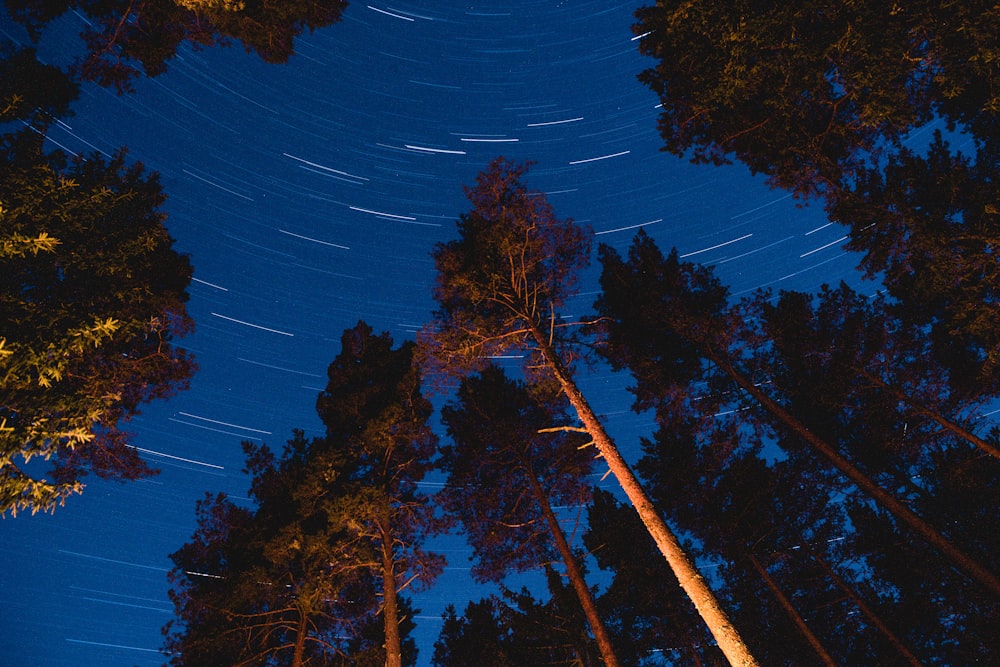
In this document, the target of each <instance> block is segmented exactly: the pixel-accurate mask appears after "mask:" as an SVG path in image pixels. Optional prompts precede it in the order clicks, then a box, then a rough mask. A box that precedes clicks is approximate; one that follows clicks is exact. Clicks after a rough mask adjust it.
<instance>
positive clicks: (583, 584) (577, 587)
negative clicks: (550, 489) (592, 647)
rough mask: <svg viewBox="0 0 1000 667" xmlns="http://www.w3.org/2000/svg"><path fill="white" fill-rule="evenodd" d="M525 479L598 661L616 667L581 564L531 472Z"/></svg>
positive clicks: (611, 647) (616, 663)
mask: <svg viewBox="0 0 1000 667" xmlns="http://www.w3.org/2000/svg"><path fill="white" fill-rule="evenodd" d="M528 478H529V479H530V480H531V490H532V492H533V493H534V496H535V501H536V502H537V503H538V505H539V507H541V509H542V515H543V516H544V517H545V521H546V522H548V524H549V529H550V530H551V532H552V538H553V539H554V540H555V541H556V549H558V550H559V555H560V556H562V559H563V562H564V563H565V564H566V574H567V575H568V576H569V581H570V583H571V584H572V585H573V590H574V591H576V597H577V598H579V600H580V606H581V607H583V614H584V616H586V617H587V623H589V624H590V629H591V630H592V631H593V633H594V640H595V641H596V642H597V648H598V650H599V651H600V652H601V658H603V659H604V664H605V665H607V666H608V667H619V662H618V657H617V656H616V655H615V652H614V648H613V646H612V645H611V636H610V635H608V630H607V628H605V627H604V622H603V621H601V617H600V615H599V614H598V613H597V606H596V605H595V604H594V598H593V596H592V595H591V594H590V589H589V588H588V587H587V581H586V580H585V579H584V578H583V572H582V571H580V565H579V564H578V563H577V562H576V558H574V557H573V550H572V549H570V546H569V542H567V541H566V535H565V534H564V533H563V530H562V527H561V526H560V525H559V519H558V518H556V515H555V512H553V511H552V505H550V504H549V499H548V496H546V495H545V491H544V490H543V489H542V486H541V484H539V483H538V480H537V479H535V477H534V475H532V474H531V473H530V471H529V474H528Z"/></svg>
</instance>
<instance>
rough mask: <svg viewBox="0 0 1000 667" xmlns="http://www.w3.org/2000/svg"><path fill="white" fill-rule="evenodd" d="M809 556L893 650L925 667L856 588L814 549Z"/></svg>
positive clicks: (913, 663)
mask: <svg viewBox="0 0 1000 667" xmlns="http://www.w3.org/2000/svg"><path fill="white" fill-rule="evenodd" d="M809 555H810V556H812V559H813V560H814V561H816V563H817V564H819V566H820V567H821V568H822V569H823V571H824V572H826V574H827V576H829V577H830V579H831V580H833V583H834V584H836V586H837V588H839V589H840V590H841V591H843V593H844V594H845V595H846V596H847V597H849V598H850V599H851V602H853V603H854V604H855V606H857V608H858V609H859V610H861V613H862V614H864V615H865V618H867V619H868V620H869V621H870V622H871V624H872V625H874V626H875V627H876V628H878V630H879V632H881V633H882V634H883V635H884V636H885V638H886V639H887V640H888V641H889V643H890V644H892V646H893V648H895V649H896V650H897V651H899V653H900V655H902V656H903V657H904V658H906V661H907V662H908V663H910V665H912V666H913V667H924V666H923V664H922V663H921V662H920V660H918V659H917V656H915V655H913V652H912V651H910V649H908V648H907V647H906V645H905V644H904V643H903V642H902V640H900V639H899V637H897V636H896V634H895V633H894V632H893V631H892V630H890V629H889V626H887V625H886V624H885V623H884V622H882V619H881V618H879V616H878V614H876V613H875V611H874V610H873V609H872V608H871V607H869V606H868V604H867V603H866V602H865V601H864V600H863V599H861V596H860V595H858V593H857V592H855V590H854V588H853V587H851V586H850V585H848V583H847V582H846V581H844V580H843V579H842V578H841V576H840V575H839V574H837V573H836V572H834V571H833V567H831V566H830V564H829V563H827V562H826V561H825V560H824V559H823V558H821V557H820V555H819V554H817V553H816V552H815V551H813V550H812V549H809Z"/></svg>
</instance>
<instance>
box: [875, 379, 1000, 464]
mask: <svg viewBox="0 0 1000 667" xmlns="http://www.w3.org/2000/svg"><path fill="white" fill-rule="evenodd" d="M860 372H861V375H863V376H864V377H865V378H866V379H867V380H869V381H871V382H873V383H875V385H877V386H878V387H881V388H882V389H885V390H886V391H888V392H889V393H890V394H892V396H893V397H894V398H895V399H897V400H899V401H902V402H903V403H906V404H907V405H908V406H910V407H911V408H913V409H914V410H916V412H917V413H918V414H921V415H923V416H924V417H927V418H929V419H931V420H933V421H934V422H935V423H937V425H938V426H940V427H942V428H943V429H945V430H946V431H949V432H950V433H952V434H953V435H956V436H958V437H959V438H962V439H963V440H965V441H966V442H968V443H969V444H970V445H973V446H975V447H978V448H979V449H981V450H982V451H984V452H986V453H987V454H989V455H990V456H992V457H993V458H997V459H1000V449H997V448H996V447H995V446H993V445H992V444H990V443H988V442H986V441H985V440H983V439H982V438H980V437H979V436H978V435H976V434H975V433H973V432H972V431H970V430H968V429H967V428H964V427H962V426H961V425H959V424H956V423H955V422H953V421H951V420H950V419H947V418H946V417H945V416H944V415H942V414H940V413H939V412H937V411H936V410H932V409H930V408H928V407H927V406H925V405H923V404H921V403H918V402H917V401H915V400H913V398H911V397H910V395H909V394H907V393H906V392H904V391H902V390H901V389H899V388H897V387H893V386H892V385H890V384H889V383H887V382H885V381H884V380H882V379H881V378H879V377H877V376H876V375H874V374H873V373H871V372H870V371H868V370H866V369H861V371H860Z"/></svg>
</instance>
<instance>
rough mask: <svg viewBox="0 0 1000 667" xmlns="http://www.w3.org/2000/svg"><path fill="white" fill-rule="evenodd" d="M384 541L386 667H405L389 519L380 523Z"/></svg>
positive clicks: (383, 575) (383, 593)
mask: <svg viewBox="0 0 1000 667" xmlns="http://www.w3.org/2000/svg"><path fill="white" fill-rule="evenodd" d="M379 532H380V533H381V541H382V596H383V597H382V620H383V622H384V624H385V667H403V648H402V642H401V640H400V637H399V603H398V599H397V597H396V563H395V559H394V558H393V554H392V531H391V530H390V529H389V525H388V518H387V517H383V520H382V521H380V522H379Z"/></svg>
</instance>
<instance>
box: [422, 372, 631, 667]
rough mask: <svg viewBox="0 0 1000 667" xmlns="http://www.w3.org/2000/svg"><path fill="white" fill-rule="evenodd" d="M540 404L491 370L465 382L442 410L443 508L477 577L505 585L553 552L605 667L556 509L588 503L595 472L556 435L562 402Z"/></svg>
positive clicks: (611, 655) (604, 641)
mask: <svg viewBox="0 0 1000 667" xmlns="http://www.w3.org/2000/svg"><path fill="white" fill-rule="evenodd" d="M545 398H546V397H545V396H539V395H538V392H536V393H535V394H534V395H532V393H531V392H530V390H529V388H528V387H526V386H525V385H524V384H523V383H520V382H516V381H514V380H511V379H509V378H508V377H507V376H506V375H505V374H504V372H503V370H502V369H500V368H498V367H497V366H493V365H491V366H488V367H487V368H485V369H484V370H483V371H481V372H480V373H479V374H478V375H475V376H470V377H467V378H465V379H463V380H462V384H461V386H460V387H459V390H458V402H457V403H453V404H450V405H447V406H445V407H444V409H443V410H442V413H441V414H442V421H443V422H444V425H445V426H446V427H447V431H448V435H449V436H450V437H451V439H452V441H453V442H454V444H453V445H451V446H447V447H443V448H442V450H441V460H440V462H439V465H440V466H441V468H443V469H444V470H445V471H446V472H447V473H448V481H447V482H446V484H445V489H444V491H443V493H442V497H443V502H444V505H445V507H446V508H447V509H448V511H449V512H451V513H452V514H454V515H455V516H456V517H457V518H458V519H459V520H460V521H461V522H462V523H463V525H464V526H465V530H466V535H467V537H468V539H469V542H470V544H471V545H472V547H473V552H474V556H475V559H476V561H477V562H476V564H475V565H474V566H473V568H472V575H473V576H474V577H476V578H478V579H480V580H482V581H500V580H501V579H502V578H503V577H504V576H505V575H506V574H507V572H508V571H510V570H514V571H523V570H527V569H533V568H537V567H540V566H541V565H542V564H543V563H547V562H548V561H550V560H552V559H553V557H554V554H553V553H552V547H553V544H554V545H555V548H556V551H557V552H558V554H559V557H560V558H561V559H562V561H563V564H564V565H565V566H566V574H567V576H568V578H569V580H570V584H571V586H572V588H573V590H574V592H575V593H576V596H577V599H578V600H579V603H580V606H581V607H582V609H583V612H584V615H585V617H586V619H587V623H588V624H589V625H590V628H591V631H592V632H593V633H594V638H595V640H596V643H597V645H598V648H599V650H600V652H601V656H602V658H603V660H604V664H606V665H618V658H617V657H616V656H615V651H614V648H613V646H612V643H611V639H610V637H609V636H608V632H607V630H606V629H605V627H604V623H603V622H602V621H601V617H600V616H599V615H598V613H597V608H596V606H595V605H594V600H593V595H592V594H591V590H590V588H589V587H588V586H587V583H586V580H585V578H584V575H583V570H582V568H581V567H580V565H579V563H578V562H577V558H576V555H575V554H574V553H573V550H572V548H571V547H570V544H569V541H568V540H567V539H566V535H565V532H564V531H563V529H562V526H561V525H560V522H559V519H558V517H557V516H556V514H555V511H554V510H553V505H559V506H569V507H573V506H580V505H582V504H583V503H585V502H586V501H587V498H588V496H589V495H590V494H589V488H588V487H587V485H586V484H585V482H584V479H585V477H586V476H587V474H588V473H589V471H590V470H591V468H592V467H593V457H592V456H591V455H590V453H589V452H588V451H587V449H586V446H587V443H586V441H585V440H584V439H583V438H581V437H579V436H578V434H575V433H568V432H566V431H564V430H561V428H560V427H562V426H565V425H567V424H566V421H567V420H566V419H565V417H564V416H562V415H561V414H560V413H561V412H562V411H563V410H564V408H565V398H563V397H562V396H558V397H557V398H562V401H559V403H555V401H553V400H552V399H551V398H550V399H549V401H548V402H546V400H545Z"/></svg>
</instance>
